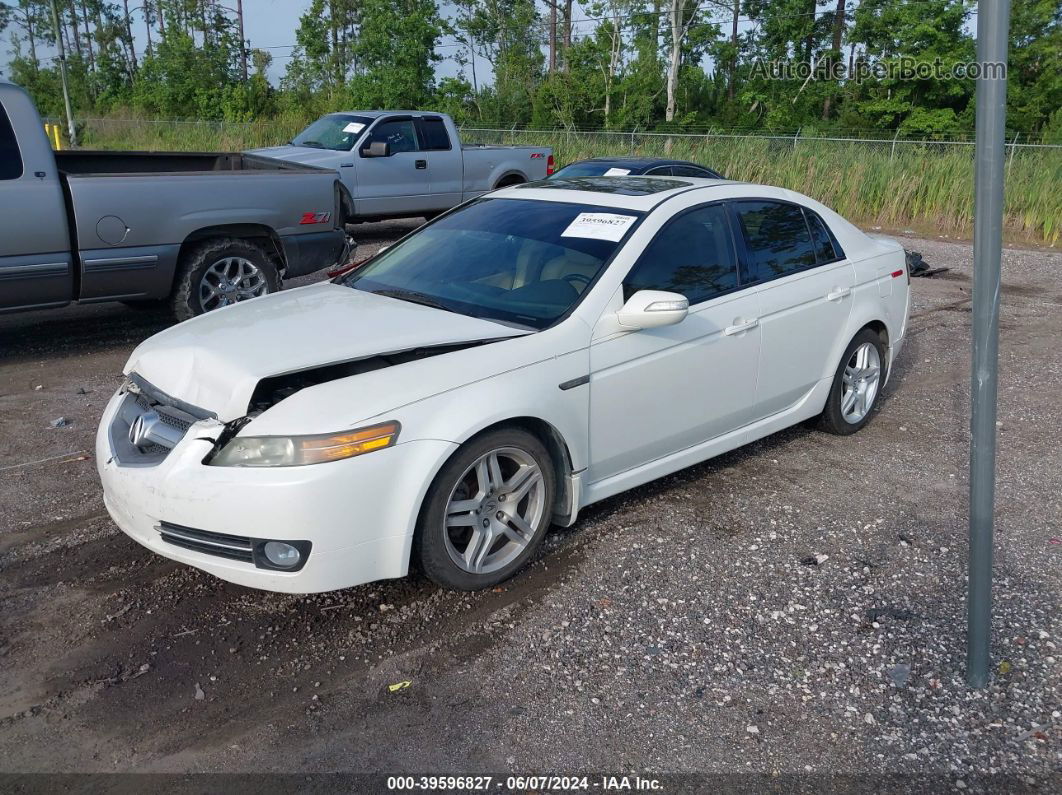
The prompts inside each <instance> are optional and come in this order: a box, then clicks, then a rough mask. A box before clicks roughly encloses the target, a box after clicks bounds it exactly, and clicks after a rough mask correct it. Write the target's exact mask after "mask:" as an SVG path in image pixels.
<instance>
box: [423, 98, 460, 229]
mask: <svg viewBox="0 0 1062 795" xmlns="http://www.w3.org/2000/svg"><path fill="white" fill-rule="evenodd" d="M417 126H418V127H419V128H420V139H421V146H422V148H423V150H424V158H425V160H426V162H427V166H428V189H429V190H430V192H431V209H433V210H449V209H450V208H451V207H456V206H457V205H458V204H460V203H461V200H462V198H463V197H464V179H465V178H464V169H463V167H462V162H461V161H462V154H463V153H462V151H461V143H460V141H459V139H458V138H457V136H456V135H451V134H450V132H448V131H447V129H446V122H445V121H443V119H442V117H441V116H421V117H420V118H419V119H417Z"/></svg>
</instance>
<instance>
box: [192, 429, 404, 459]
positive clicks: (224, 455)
mask: <svg viewBox="0 0 1062 795" xmlns="http://www.w3.org/2000/svg"><path fill="white" fill-rule="evenodd" d="M400 428H401V426H400V425H399V424H398V423H397V422H385V423H382V424H380V425H371V426H369V427H367V428H358V429H357V430H353V431H341V432H339V433H326V434H319V435H316V436H243V437H240V436H238V437H236V438H234V439H232V440H231V441H230V442H229V443H228V444H226V445H225V446H224V447H223V448H221V450H220V451H219V452H218V454H217V455H216V456H214V458H213V460H211V461H210V465H211V466H218V467H301V466H306V465H307V464H323V463H325V462H326V461H340V460H342V459H344V458H353V457H354V456H357V455H363V454H365V453H371V452H372V451H374V450H382V449H384V448H385V447H391V446H392V445H394V444H395V443H396V442H397V440H398V431H399V429H400Z"/></svg>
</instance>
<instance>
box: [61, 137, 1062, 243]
mask: <svg viewBox="0 0 1062 795" xmlns="http://www.w3.org/2000/svg"><path fill="white" fill-rule="evenodd" d="M49 121H51V120H49ZM77 124H78V127H79V131H80V139H81V144H82V146H85V147H87V148H101V149H131V150H162V151H165V150H185V151H188V150H191V151H239V150H242V149H251V148H256V147H264V146H274V145H277V144H283V143H285V142H287V141H290V140H291V138H292V137H293V136H294V135H296V134H297V133H298V132H299V130H300V129H302V127H303V126H304V120H301V119H296V118H284V119H271V120H267V121H255V122H246V123H241V122H221V121H166V120H158V119H110V118H84V119H79V120H78V122H77ZM461 134H462V139H463V141H464V142H465V143H466V144H471V145H475V144H485V145H499V144H509V145H528V146H542V147H545V146H549V147H552V149H553V153H554V159H555V161H556V164H557V166H558V167H560V166H563V165H565V164H566V163H570V162H573V161H575V160H580V159H584V158H588V157H601V156H629V155H635V156H647V157H669V158H674V159H679V160H691V161H693V162H696V163H700V164H702V165H705V166H708V167H709V168H712V169H714V170H716V171H718V172H720V173H721V174H724V175H726V176H727V177H730V178H731V179H737V180H742V181H746V182H760V183H766V184H769V185H779V186H782V187H787V188H791V189H793V190H798V191H801V192H802V193H806V194H809V195H811V196H813V197H815V198H816V199H818V200H819V201H822V202H823V203H824V204H827V205H829V206H831V207H833V208H834V209H836V210H837V211H838V212H840V213H842V214H844V215H848V216H850V217H852V218H854V219H857V220H859V221H862V222H864V223H869V224H876V225H877V224H880V225H882V226H886V227H893V228H896V227H899V228H903V227H906V226H913V227H919V226H920V227H922V229H923V231H929V230H931V231H940V232H941V233H948V234H952V233H955V234H960V235H966V234H968V233H969V231H970V228H971V223H972V219H973V201H972V196H973V157H974V142H973V141H972V140H965V139H963V140H915V139H911V138H904V137H902V136H900V135H899V134H897V133H895V132H893V133H892V135H891V136H887V135H883V134H881V133H880V132H879V133H873V134H872V133H861V135H860V136H859V137H840V136H825V137H824V136H813V135H805V134H803V133H801V132H800V131H795V132H794V133H792V134H781V133H775V132H770V133H766V134H755V133H750V132H748V131H723V130H715V129H710V130H706V131H705V132H702V133H659V132H640V131H638V130H633V131H628V132H617V131H605V130H527V129H517V128H510V129H499V128H482V127H471V126H468V127H463V128H462V130H461ZM1006 153H1007V164H1006V171H1005V173H1006V180H1007V184H1006V224H1007V229H1008V233H1009V234H1010V236H1011V239H1021V240H1028V241H1031V242H1047V243H1048V244H1052V245H1053V244H1055V243H1057V241H1058V239H1059V237H1060V233H1062V230H1060V224H1062V191H1059V190H1058V185H1059V184H1060V183H1062V145H1058V144H1045V143H1040V142H1035V143H1034V142H1032V141H1023V140H1022V137H1021V136H1020V135H1018V136H1011V137H1010V140H1008V142H1007V144H1006Z"/></svg>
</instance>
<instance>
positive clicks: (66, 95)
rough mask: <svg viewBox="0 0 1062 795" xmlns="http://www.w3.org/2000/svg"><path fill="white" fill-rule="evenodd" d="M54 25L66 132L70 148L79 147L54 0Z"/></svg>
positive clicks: (64, 50)
mask: <svg viewBox="0 0 1062 795" xmlns="http://www.w3.org/2000/svg"><path fill="white" fill-rule="evenodd" d="M52 23H53V24H54V25H55V40H56V42H57V43H58V44H59V77H60V78H61V80H62V82H63V104H64V105H65V106H66V130H67V135H69V137H70V146H72V147H76V146H77V131H76V130H75V129H74V114H73V112H72V111H71V110H70V89H68V88H67V86H66V48H65V47H64V46H63V31H62V29H61V28H60V27H59V12H58V11H56V10H55V0H52Z"/></svg>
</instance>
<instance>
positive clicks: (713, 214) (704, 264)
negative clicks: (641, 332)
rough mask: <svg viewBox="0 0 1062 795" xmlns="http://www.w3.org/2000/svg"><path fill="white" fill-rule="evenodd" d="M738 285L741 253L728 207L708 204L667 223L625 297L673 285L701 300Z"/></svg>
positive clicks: (626, 287) (627, 284) (631, 277)
mask: <svg viewBox="0 0 1062 795" xmlns="http://www.w3.org/2000/svg"><path fill="white" fill-rule="evenodd" d="M737 286H738V271H737V255H736V254H735V252H734V240H733V237H732V235H731V234H730V224H729V222H728V221H727V213H726V208H725V207H724V206H723V205H722V204H709V205H706V206H704V207H698V208H696V209H694V210H690V211H689V212H686V213H684V214H682V215H680V216H679V217H678V218H676V219H674V220H672V221H671V222H670V223H669V224H668V225H667V226H665V227H664V228H663V229H662V230H660V232H658V233H657V235H656V237H655V238H653V242H651V243H650V244H649V246H648V247H647V248H646V249H645V251H644V252H642V256H641V257H640V258H639V259H638V262H637V263H636V264H635V266H634V267H633V268H632V269H631V272H630V274H629V275H628V276H627V279H626V281H625V282H624V284H623V290H624V297H625V298H630V297H631V296H632V295H634V294H635V293H636V292H638V291H639V290H668V291H670V292H673V293H681V294H682V295H684V296H686V299H687V300H688V301H689V302H690V304H691V305H692V304H699V303H700V302H702V301H707V300H708V299H709V298H713V297H715V296H717V295H720V294H721V293H726V292H729V291H730V290H733V289H735V288H736V287H737Z"/></svg>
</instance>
